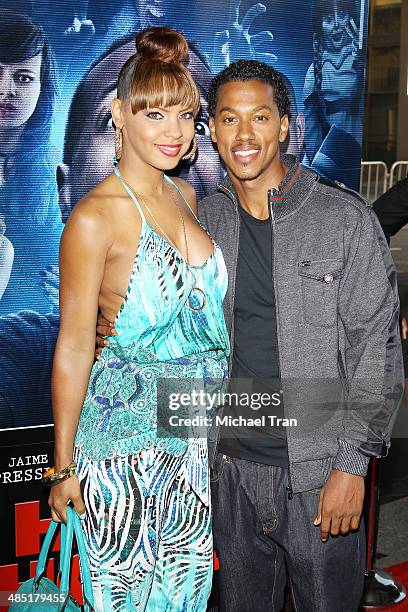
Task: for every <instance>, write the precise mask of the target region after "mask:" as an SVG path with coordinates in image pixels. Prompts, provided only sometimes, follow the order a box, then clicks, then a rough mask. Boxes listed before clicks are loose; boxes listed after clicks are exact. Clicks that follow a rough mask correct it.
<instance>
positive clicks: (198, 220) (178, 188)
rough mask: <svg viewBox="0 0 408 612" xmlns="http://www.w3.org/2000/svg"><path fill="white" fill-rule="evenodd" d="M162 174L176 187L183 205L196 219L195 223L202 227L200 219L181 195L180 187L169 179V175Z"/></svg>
mask: <svg viewBox="0 0 408 612" xmlns="http://www.w3.org/2000/svg"><path fill="white" fill-rule="evenodd" d="M164 176H165V178H166V180H167V181H168V182H169V183H170V184H171V185H173V186H174V187H175V188H176V189H177V191H178V192H179V194H180V195H181V197H182V198H183V201H184V203H185V205H186V206H187V208H188V209H189V211H190V212H191V214H192V215H193V217H194V219H195V220H196V221H197V223H198V224H199V225H200V226H201V227H203V226H202V224H201V221H200V219H199V218H198V217H197V215H196V214H195V212H194V210H193V209H192V208H191V206H190V204H189V203H188V202H187V200H186V198H185V197H184V195H183V192H182V191H181V189H180V187H179V186H178V185H177V183H175V182H174V181H173V180H172V179H171V178H170V177H169V176H167V175H166V174H165V175H164Z"/></svg>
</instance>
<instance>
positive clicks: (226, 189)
mask: <svg viewBox="0 0 408 612" xmlns="http://www.w3.org/2000/svg"><path fill="white" fill-rule="evenodd" d="M218 189H219V191H222V192H223V193H225V195H226V196H228V197H229V199H230V200H231V201H232V203H233V204H234V207H235V232H236V241H235V245H234V248H235V251H234V259H233V261H234V267H233V278H232V279H231V309H230V316H231V332H230V345H231V347H230V348H231V350H230V358H229V364H228V376H230V375H231V368H232V357H233V352H234V333H235V327H234V305H235V281H236V278H237V265H238V249H239V233H240V223H239V214H238V202H237V200H236V198H235V196H234V194H233V193H232V192H231V191H230V190H229V189H228V188H227V187H225V186H224V185H218ZM228 282H229V281H228Z"/></svg>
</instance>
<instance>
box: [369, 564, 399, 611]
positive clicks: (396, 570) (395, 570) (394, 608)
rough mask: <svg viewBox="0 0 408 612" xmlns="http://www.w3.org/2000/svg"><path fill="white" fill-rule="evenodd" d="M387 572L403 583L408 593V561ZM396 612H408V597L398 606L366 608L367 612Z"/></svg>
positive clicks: (392, 567) (390, 568)
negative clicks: (392, 611) (390, 611)
mask: <svg viewBox="0 0 408 612" xmlns="http://www.w3.org/2000/svg"><path fill="white" fill-rule="evenodd" d="M385 571H386V572H388V573H390V574H392V575H393V576H394V578H396V579H397V580H398V581H399V582H401V583H402V584H403V585H404V586H405V589H406V591H407V593H408V561H405V562H404V563H399V564H398V565H392V566H391V567H387V568H386V570H385ZM380 609H381V610H382V611H383V610H385V611H387V610H395V612H408V595H407V597H406V598H405V599H404V601H401V603H399V604H396V605H395V606H391V607H387V608H364V610H366V611H367V612H370V611H374V610H380Z"/></svg>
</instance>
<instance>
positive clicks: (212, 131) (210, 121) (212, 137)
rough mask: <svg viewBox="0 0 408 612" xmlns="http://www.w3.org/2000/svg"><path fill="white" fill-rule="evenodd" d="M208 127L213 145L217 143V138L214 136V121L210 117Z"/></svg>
mask: <svg viewBox="0 0 408 612" xmlns="http://www.w3.org/2000/svg"><path fill="white" fill-rule="evenodd" d="M208 127H209V128H210V136H211V140H212V141H213V143H214V144H215V143H216V142H217V136H216V134H215V121H214V117H210V118H209V120H208Z"/></svg>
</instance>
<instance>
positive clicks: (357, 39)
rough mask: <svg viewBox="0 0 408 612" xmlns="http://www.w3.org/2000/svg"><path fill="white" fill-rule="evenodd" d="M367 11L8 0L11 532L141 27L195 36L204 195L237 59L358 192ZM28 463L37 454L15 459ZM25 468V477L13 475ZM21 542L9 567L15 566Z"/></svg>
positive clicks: (306, 2) (0, 403)
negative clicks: (72, 275)
mask: <svg viewBox="0 0 408 612" xmlns="http://www.w3.org/2000/svg"><path fill="white" fill-rule="evenodd" d="M11 7H12V9H13V10H12V11H11V10H9V9H11ZM22 16H23V17H22ZM24 16H25V17H24ZM367 16H368V1H367V0H264V1H263V2H262V3H255V2H254V1H252V0H241V2H239V1H238V0H206V1H205V2H204V1H203V0H177V1H176V0H109V2H108V1H105V0H69V1H68V0H64V1H62V0H59V1H58V0H55V1H53V2H49V1H46V0H31V1H30V0H15V1H13V2H10V1H9V0H8V1H4V0H0V379H1V386H0V430H3V431H0V448H1V452H2V455H1V461H2V467H1V470H2V471H1V487H2V488H3V487H9V489H8V491H9V493H8V495H7V496H6V497H3V499H4V500H7V501H6V503H4V502H2V507H1V510H0V520H1V521H2V524H3V525H4V524H5V520H7V524H8V525H9V526H10V533H13V532H14V528H15V524H14V522H12V521H13V520H14V519H13V516H14V515H13V513H12V510H11V507H12V506H11V504H12V503H13V500H14V501H17V500H23V501H24V499H26V500H29V499H36V498H38V496H39V495H40V486H39V485H38V486H37V485H36V483H37V482H38V479H39V474H40V471H39V472H38V473H37V472H36V469H37V470H38V465H37V464H38V462H40V463H41V467H44V468H45V467H46V465H45V464H46V463H47V461H48V455H47V460H45V459H44V456H45V455H44V453H45V451H44V452H42V449H43V448H44V446H43V447H41V444H45V440H46V438H47V435H45V433H44V432H48V439H51V438H52V430H51V428H47V427H45V428H43V429H41V432H42V433H41V436H40V437H38V436H37V434H36V433H35V432H39V431H40V429H35V430H33V429H31V430H29V431H30V432H31V433H30V434H29V435H28V433H27V430H18V429H16V428H27V427H37V428H38V427H39V426H46V425H48V424H49V423H50V422H51V399H50V371H51V364H52V355H53V349H54V343H55V339H56V334H57V330H58V244H59V239H60V235H61V232H62V230H63V227H64V223H65V221H66V220H67V217H68V216H69V213H70V211H71V210H72V208H73V206H75V204H76V202H78V200H79V199H80V198H81V197H82V196H83V195H85V193H87V192H88V191H89V190H90V189H91V188H92V187H94V186H95V185H96V184H97V183H98V182H99V181H100V180H102V179H103V178H104V177H105V176H107V175H108V174H109V173H110V172H111V171H112V169H113V162H112V156H113V148H114V147H113V138H114V129H113V127H112V121H111V116H110V102H111V100H112V98H113V97H114V96H115V89H116V79H117V75H118V72H119V69H120V67H121V66H122V65H123V63H124V62H125V61H126V59H127V58H128V57H129V56H130V55H131V54H132V53H133V52H134V50H135V46H134V39H135V33H136V32H138V31H139V30H140V29H144V28H146V27H149V26H158V25H164V24H166V25H169V26H171V27H174V28H176V29H178V30H180V31H182V32H183V33H184V34H185V35H186V37H187V38H188V40H189V42H190V63H189V69H190V70H191V72H192V74H193V76H194V78H195V80H196V82H197V84H198V86H199V89H200V93H201V102H202V108H201V115H200V117H199V119H198V121H197V124H196V132H197V136H198V144H199V153H198V156H197V158H196V161H195V163H194V164H193V165H189V164H186V165H185V166H183V167H181V168H180V169H179V172H180V175H181V176H183V177H184V178H186V179H187V180H189V181H190V182H191V183H192V184H193V185H194V187H195V188H196V191H197V194H198V196H199V197H200V196H203V195H205V194H206V193H208V192H210V191H211V190H212V189H214V188H215V186H216V184H217V181H219V179H220V178H222V176H223V174H224V170H223V168H222V166H221V165H220V163H219V159H218V155H217V152H216V150H215V149H214V147H213V145H212V144H211V141H210V137H209V130H208V114H207V105H206V101H205V96H206V91H207V88H208V84H209V82H210V80H211V77H212V75H213V74H215V73H216V72H217V71H219V70H220V69H222V68H223V67H224V66H225V65H227V64H228V63H229V62H231V61H234V60H236V59H239V58H247V59H248V58H253V59H258V60H262V61H265V62H267V63H270V64H271V65H273V66H274V67H276V68H277V69H279V70H281V71H282V72H284V74H285V75H286V77H287V84H288V87H289V92H290V97H291V117H290V130H289V137H288V139H287V142H286V143H285V144H284V146H283V149H284V150H285V151H287V152H290V153H293V154H295V155H297V156H298V157H299V158H300V159H301V160H302V161H303V163H305V164H306V165H308V166H310V167H312V168H313V169H315V170H316V171H317V172H318V173H319V174H321V175H323V176H325V177H326V178H328V179H331V180H339V181H341V182H343V183H345V184H347V185H348V186H350V187H352V188H354V189H356V188H357V186H358V180H359V171H360V158H361V140H362V122H363V91H364V69H365V53H366V30H367ZM26 17H28V18H30V19H32V20H33V21H30V20H29V19H27V18H26ZM36 24H40V26H41V28H39V27H38V26H37V25H36ZM11 429H15V430H16V431H14V432H13V437H12V438H10V430H11ZM18 431H22V432H23V431H25V433H24V434H23V433H22V434H21V436H22V437H21V438H19V437H18V435H17V432H18ZM50 437H51V438H50ZM10 440H12V442H10ZM29 440H31V441H32V442H34V440H35V441H36V442H38V444H37V446H36V447H35V448H32V449H31V450H24V452H22V450H21V448H18V445H19V444H28V441H29ZM13 449H14V450H13ZM22 455H24V456H26V455H27V456H30V457H34V459H28V460H24V461H25V462H24V461H23V464H22V465H21V464H20V465H17V457H20V456H22ZM13 457H14V458H15V459H13ZM35 457H37V459H35ZM38 457H43V460H40V459H38ZM30 462H31V463H30ZM33 462H34V463H33ZM33 466H35V469H34V467H33ZM17 469H18V470H19V471H20V472H21V474H22V476H21V477H20V476H18V478H16V477H15V475H14V476H12V475H11V476H7V477H5V476H4V474H5V473H7V474H9V473H10V474H14V472H15V471H17ZM28 469H30V470H31V472H30V474H31V475H30V478H28V476H27V474H28V472H27V470H28ZM22 482H26V485H25V488H23V487H22V485H21V483H22ZM28 482H31V485H30V486H31V489H30V491H29V490H28V488H27V487H28V486H29V485H27V483H28ZM22 491H24V492H25V493H22ZM5 517H7V518H5ZM12 546H14V545H12V542H11V541H10V548H8V546H6V548H5V549H3V552H2V559H0V564H7V563H12V561H13V558H14V555H16V551H15V550H11V547H12ZM1 570H2V568H1V567H0V586H1V584H2V582H1V581H2V576H3V584H4V580H6V582H7V579H6V578H4V577H5V576H6V574H5V573H4V571H3V574H2V573H1ZM13 571H14V570H13ZM25 572H28V569H27V568H26V569H25ZM23 573H24V572H23ZM7 576H9V574H7ZM13 576H14V574H13ZM25 577H27V576H26V575H25V574H24V575H20V576H19V580H22V579H24V578H25ZM13 580H14V578H13Z"/></svg>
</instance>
